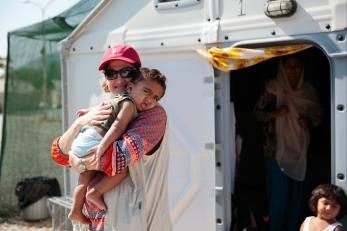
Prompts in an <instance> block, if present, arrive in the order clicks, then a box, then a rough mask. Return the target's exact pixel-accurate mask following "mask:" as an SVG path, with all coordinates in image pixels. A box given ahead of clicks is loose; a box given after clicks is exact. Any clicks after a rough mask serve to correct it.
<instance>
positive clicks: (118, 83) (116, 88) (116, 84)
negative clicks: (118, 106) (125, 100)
mask: <svg viewBox="0 0 347 231" xmlns="http://www.w3.org/2000/svg"><path fill="white" fill-rule="evenodd" d="M125 67H133V65H131V64H130V63H128V62H125V61H123V60H111V61H110V62H109V63H108V65H107V70H116V71H119V70H121V69H122V68H125ZM105 79H106V84H107V86H108V89H109V90H110V92H111V93H112V94H114V95H116V94H121V93H124V92H125V91H126V89H127V85H128V83H129V82H130V80H131V78H121V77H120V76H119V75H118V77H117V78H116V79H113V80H108V79H107V78H106V76H105Z"/></svg>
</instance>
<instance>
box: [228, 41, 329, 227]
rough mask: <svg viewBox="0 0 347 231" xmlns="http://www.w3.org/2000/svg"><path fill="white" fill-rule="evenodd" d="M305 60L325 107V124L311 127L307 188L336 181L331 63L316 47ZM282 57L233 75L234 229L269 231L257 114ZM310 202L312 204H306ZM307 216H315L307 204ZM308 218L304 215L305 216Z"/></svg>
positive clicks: (241, 70) (323, 111)
mask: <svg viewBox="0 0 347 231" xmlns="http://www.w3.org/2000/svg"><path fill="white" fill-rule="evenodd" d="M300 53H301V55H302V56H303V57H304V59H305V79H306V80H307V81H309V82H310V83H311V84H312V85H313V86H314V87H315V88H316V90H317V92H318V97H319V102H320V104H321V108H322V121H321V123H320V124H319V125H318V126H317V127H315V128H312V129H311V138H310V145H309V149H308V152H307V171H306V179H307V180H308V189H307V191H308V192H310V191H312V189H313V188H314V187H315V186H317V185H318V184H321V183H330V181H331V143H332V141H331V105H330V104H331V80H330V65H329V60H328V59H327V57H326V56H325V54H324V53H323V52H322V51H321V50H320V49H319V48H317V47H312V48H309V49H307V50H304V51H301V52H300ZM278 62H279V58H272V59H270V60H267V61H265V62H262V63H260V64H257V65H254V66H251V67H248V68H244V69H240V70H236V71H231V72H230V100H231V102H232V103H233V104H234V109H235V117H236V144H238V145H237V146H238V148H237V150H239V151H238V153H237V154H236V155H237V157H236V160H237V161H236V172H235V187H234V194H233V195H232V201H233V203H232V204H233V208H232V213H233V219H232V221H233V222H232V228H231V230H233V231H241V230H243V229H244V228H245V227H249V228H256V229H254V230H264V231H266V230H267V222H268V219H269V217H268V208H267V196H266V183H265V159H264V154H263V147H262V142H261V141H262V133H261V125H260V123H259V122H257V120H256V119H255V116H254V114H253V110H254V108H255V105H256V103H257V101H258V99H259V97H260V96H261V95H262V93H263V92H264V84H265V82H266V81H268V80H270V79H271V78H274V77H276V73H277V70H278ZM306 201H307V200H306ZM304 214H305V216H307V215H310V211H309V208H308V205H307V206H305V211H304ZM303 219H304V217H303Z"/></svg>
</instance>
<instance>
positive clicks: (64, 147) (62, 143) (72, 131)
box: [51, 105, 111, 165]
mask: <svg viewBox="0 0 347 231" xmlns="http://www.w3.org/2000/svg"><path fill="white" fill-rule="evenodd" d="M110 113H111V109H110V106H109V105H103V106H100V107H96V108H94V109H93V110H91V111H90V112H88V113H87V114H85V115H83V116H81V117H79V118H77V119H76V120H75V121H74V123H73V124H72V125H71V126H70V127H69V128H68V129H67V130H66V132H65V133H64V134H63V135H62V136H61V137H58V138H56V139H54V141H53V143H52V149H51V156H52V158H53V160H54V161H55V162H57V164H60V165H68V164H69V163H68V155H67V154H68V152H69V151H70V148H71V144H72V141H73V139H74V138H75V137H76V136H77V134H78V133H79V131H80V129H81V127H83V126H84V125H87V124H90V125H94V124H100V123H101V122H102V121H103V120H105V119H107V118H108V117H109V116H110Z"/></svg>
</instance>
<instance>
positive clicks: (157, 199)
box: [52, 47, 172, 231]
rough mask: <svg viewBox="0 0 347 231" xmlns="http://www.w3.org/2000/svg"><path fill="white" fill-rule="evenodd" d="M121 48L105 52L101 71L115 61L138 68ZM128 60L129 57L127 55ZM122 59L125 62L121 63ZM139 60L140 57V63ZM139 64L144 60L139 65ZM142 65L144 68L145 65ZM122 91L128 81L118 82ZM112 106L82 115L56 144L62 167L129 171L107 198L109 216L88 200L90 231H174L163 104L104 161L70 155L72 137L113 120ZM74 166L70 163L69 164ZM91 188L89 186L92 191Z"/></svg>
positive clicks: (143, 115) (142, 117) (132, 129)
mask: <svg viewBox="0 0 347 231" xmlns="http://www.w3.org/2000/svg"><path fill="white" fill-rule="evenodd" d="M113 51H115V52H119V50H118V49H113V47H112V48H109V50H106V52H105V54H106V53H108V54H107V55H104V58H103V62H102V64H101V65H100V67H99V69H100V68H101V69H102V67H104V66H107V63H108V62H110V61H112V62H115V61H117V60H119V62H122V63H124V61H127V62H128V63H129V66H130V65H134V62H133V60H134V57H137V53H136V51H135V50H133V51H134V52H135V53H134V52H131V53H129V54H128V55H127V54H115V55H114V56H112V55H110V54H109V53H112V54H113ZM125 56H127V57H125ZM120 57H122V59H120ZM136 60H137V59H136ZM138 64H140V62H138ZM140 65H141V64H140ZM122 68H124V65H122ZM115 81H118V82H117V83H115V84H116V85H119V86H120V87H122V86H123V85H124V84H125V83H124V81H126V78H117V79H115ZM109 113H110V111H109V110H108V109H107V106H101V107H98V108H95V109H94V110H92V111H90V112H88V113H87V114H85V115H83V116H81V117H79V118H77V119H76V121H75V122H74V123H73V124H72V125H71V126H70V128H69V129H68V130H67V131H66V132H65V133H64V134H63V135H62V136H61V137H59V138H57V139H56V140H55V141H54V142H53V145H52V157H53V159H54V160H55V161H56V162H57V163H58V164H61V165H65V166H66V165H69V164H70V165H71V167H72V168H75V169H78V170H81V169H88V170H99V171H102V172H103V173H104V174H107V175H116V174H121V173H122V172H123V171H124V170H125V169H126V168H128V169H129V176H127V177H126V178H125V179H124V180H123V181H122V182H121V183H120V184H119V185H118V186H117V187H116V188H114V189H113V190H111V191H110V192H108V193H107V194H105V198H104V199H105V202H106V204H107V208H108V210H107V214H106V212H105V211H101V210H100V209H98V208H97V207H95V206H93V204H91V203H89V202H88V201H86V203H85V209H84V214H85V216H86V217H87V218H88V219H90V220H91V225H89V229H90V230H98V231H102V230H104V229H105V230H129V231H130V230H144V231H145V230H153V231H155V230H165V231H166V230H168V231H170V230H172V227H171V221H170V216H169V208H168V193H167V174H168V172H167V170H168V151H167V137H166V135H165V136H164V134H165V130H166V122H167V121H166V119H167V118H166V113H165V110H164V109H163V108H162V107H161V106H156V107H154V108H153V109H151V110H148V111H145V112H142V113H139V116H138V117H137V118H136V119H135V120H134V121H133V122H132V123H131V124H130V126H129V128H128V130H127V131H126V132H125V133H124V134H123V135H122V138H121V139H120V140H118V141H115V142H114V143H113V145H111V146H110V147H109V148H108V149H107V151H106V154H105V155H104V156H103V159H101V161H100V162H98V160H97V159H96V157H95V155H91V156H90V157H88V158H84V159H77V158H71V159H70V160H69V159H68V158H69V157H68V156H67V155H65V154H66V153H68V151H70V149H71V144H72V141H73V139H74V138H75V137H76V135H77V134H78V132H79V130H80V129H81V128H82V127H83V126H84V125H87V124H89V125H90V124H93V125H94V124H99V123H100V121H102V120H104V119H105V118H107V117H108V116H109ZM69 162H70V163H69ZM104 174H102V173H101V172H100V173H99V174H98V175H97V176H96V177H95V178H94V179H93V180H92V181H91V184H90V186H93V185H95V184H96V183H97V182H98V181H99V180H100V179H101V178H102V176H103V175H104ZM89 188H90V187H89Z"/></svg>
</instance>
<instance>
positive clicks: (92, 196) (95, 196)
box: [86, 188, 107, 210]
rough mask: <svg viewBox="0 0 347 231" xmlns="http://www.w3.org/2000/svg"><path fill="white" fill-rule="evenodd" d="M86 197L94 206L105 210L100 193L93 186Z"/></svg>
mask: <svg viewBox="0 0 347 231" xmlns="http://www.w3.org/2000/svg"><path fill="white" fill-rule="evenodd" d="M86 198H87V200H88V201H90V202H92V203H93V204H94V205H96V207H98V208H99V209H102V210H106V209H107V208H106V204H105V202H104V199H103V196H102V194H101V193H100V192H99V191H98V190H97V189H95V188H93V189H91V190H90V191H89V192H88V193H87V195H86Z"/></svg>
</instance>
